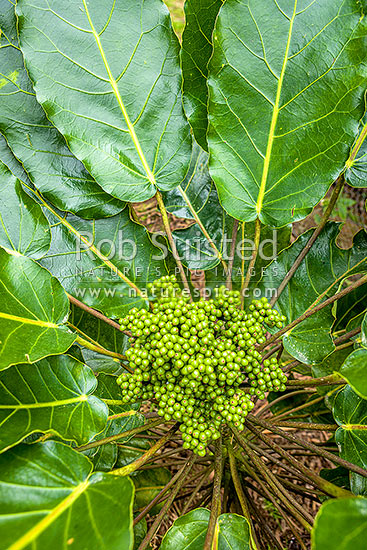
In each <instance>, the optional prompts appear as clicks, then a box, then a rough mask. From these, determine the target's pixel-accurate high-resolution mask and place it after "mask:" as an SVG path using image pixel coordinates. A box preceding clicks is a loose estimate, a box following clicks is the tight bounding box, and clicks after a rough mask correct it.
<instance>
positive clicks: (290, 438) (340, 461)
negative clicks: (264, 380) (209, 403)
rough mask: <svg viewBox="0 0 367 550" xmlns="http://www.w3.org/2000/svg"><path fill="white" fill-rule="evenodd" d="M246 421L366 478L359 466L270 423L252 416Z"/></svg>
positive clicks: (364, 472) (363, 470) (366, 475)
mask: <svg viewBox="0 0 367 550" xmlns="http://www.w3.org/2000/svg"><path fill="white" fill-rule="evenodd" d="M248 419H249V420H250V422H254V423H255V424H259V425H260V426H262V427H263V428H266V429H268V430H270V431H271V432H273V433H275V434H277V435H280V436H281V437H283V438H284V439H288V441H290V442H292V443H295V444H297V445H299V446H301V447H303V448H304V449H308V450H309V451H315V452H316V454H317V455H321V456H323V457H324V458H327V459H328V460H330V461H331V462H334V463H335V464H339V465H340V466H344V468H347V469H348V470H351V471H352V472H355V473H356V474H359V475H361V476H363V477H367V470H365V469H364V468H360V467H359V466H356V465H355V464H352V463H351V462H348V461H347V460H344V459H343V458H340V457H339V456H337V455H334V454H333V453H329V451H325V450H324V449H321V448H320V447H317V446H316V445H314V444H313V443H310V442H309V441H304V440H302V439H299V438H298V437H296V436H295V435H293V434H290V433H288V432H285V431H284V430H280V429H279V428H277V427H276V426H274V425H273V424H271V423H270V422H266V421H265V420H262V419H260V418H257V417H256V416H253V415H252V414H251V415H249V416H248Z"/></svg>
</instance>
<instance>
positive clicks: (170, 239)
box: [156, 191, 192, 301]
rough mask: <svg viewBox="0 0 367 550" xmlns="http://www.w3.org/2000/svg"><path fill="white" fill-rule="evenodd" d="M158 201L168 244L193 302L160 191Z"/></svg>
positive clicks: (157, 196)
mask: <svg viewBox="0 0 367 550" xmlns="http://www.w3.org/2000/svg"><path fill="white" fill-rule="evenodd" d="M156 199H157V203H158V206H159V210H160V212H161V214H162V221H163V226H164V230H165V232H166V235H167V239H168V242H169V244H170V247H171V250H172V255H173V257H174V259H175V261H176V264H177V267H178V269H179V272H180V276H181V280H182V284H183V286H184V287H185V290H186V292H187V295H188V297H189V299H190V301H192V296H191V291H190V287H189V283H188V282H187V277H186V273H185V270H184V267H183V265H182V262H181V259H180V257H179V255H178V252H177V247H176V243H175V240H174V238H173V235H172V231H171V226H170V223H169V219H168V215H167V210H166V207H165V206H164V202H163V198H162V195H161V193H160V192H159V191H157V193H156Z"/></svg>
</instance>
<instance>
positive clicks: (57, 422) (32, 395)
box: [0, 355, 108, 450]
mask: <svg viewBox="0 0 367 550" xmlns="http://www.w3.org/2000/svg"><path fill="white" fill-rule="evenodd" d="M96 387H97V379H96V377H95V376H94V374H93V372H92V371H91V370H90V369H89V368H88V367H87V366H86V365H83V364H82V363H80V362H79V361H76V360H75V359H73V358H72V357H70V356H67V355H59V356H55V357H48V358H47V359H42V360H41V361H39V362H38V363H36V364H34V365H32V366H30V365H16V366H13V367H10V369H7V370H5V371H3V372H2V373H0V419H1V420H0V422H1V438H0V449H1V450H4V449H6V448H8V447H10V446H12V445H15V444H16V443H18V442H19V441H21V440H22V439H24V437H26V436H27V435H29V434H31V433H33V432H45V433H54V434H57V435H59V436H60V437H62V438H63V439H68V440H72V441H75V442H76V443H78V444H80V445H81V444H83V443H86V442H87V441H89V440H90V439H91V438H92V437H93V436H94V435H95V434H97V433H98V432H101V431H102V430H103V429H104V427H105V425H106V422H107V415H108V407H107V405H105V404H104V403H103V401H101V400H100V399H98V397H95V396H94V395H92V393H93V392H94V390H95V389H96Z"/></svg>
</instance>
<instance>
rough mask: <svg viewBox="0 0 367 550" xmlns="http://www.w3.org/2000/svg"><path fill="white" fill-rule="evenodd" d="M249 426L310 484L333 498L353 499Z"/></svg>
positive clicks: (347, 492) (249, 426) (345, 491)
mask: <svg viewBox="0 0 367 550" xmlns="http://www.w3.org/2000/svg"><path fill="white" fill-rule="evenodd" d="M247 425H248V428H249V429H250V430H251V431H252V432H253V433H254V434H255V435H256V436H257V437H258V438H259V439H261V441H263V442H264V443H265V444H266V445H267V446H268V447H270V448H271V449H273V450H274V451H275V452H276V453H278V454H279V455H280V456H282V457H283V458H284V459H285V460H286V461H287V462H289V464H291V465H292V466H293V467H294V468H296V469H297V470H299V471H300V472H301V473H302V474H303V475H304V476H305V477H306V478H308V480H309V482H311V483H313V484H314V485H316V487H318V488H319V489H321V491H323V492H324V493H326V494H327V495H330V496H333V497H351V496H352V493H351V492H350V491H347V490H346V489H342V488H341V487H337V486H336V485H334V484H333V483H330V482H329V481H327V480H326V479H323V478H322V477H321V476H319V475H318V474H316V473H315V472H314V471H313V470H310V468H307V466H305V465H304V464H303V463H302V462H300V461H299V460H297V459H296V458H294V457H293V456H292V455H291V454H290V453H288V452H287V451H285V450H284V448H282V447H281V446H280V445H278V444H277V443H275V442H274V441H273V440H272V439H271V438H269V437H266V436H265V435H264V434H263V433H261V431H260V430H258V429H257V428H256V427H255V426H253V425H252V424H251V423H249V422H248V423H247ZM240 444H241V443H240Z"/></svg>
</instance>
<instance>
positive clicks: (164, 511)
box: [138, 454, 196, 550]
mask: <svg viewBox="0 0 367 550" xmlns="http://www.w3.org/2000/svg"><path fill="white" fill-rule="evenodd" d="M195 458H196V457H195V455H194V454H193V455H192V456H191V457H190V460H189V461H188V462H187V463H186V464H185V466H184V468H183V469H182V470H181V471H180V476H179V479H178V481H177V483H176V487H175V488H174V489H173V491H172V492H171V494H170V496H169V498H168V499H167V500H166V502H165V503H164V505H163V507H162V510H161V511H160V512H159V514H158V515H157V517H156V518H155V520H154V522H153V523H152V525H151V526H150V529H149V531H148V532H147V534H146V535H145V537H144V539H143V541H142V542H141V544H140V546H139V548H138V550H145V549H146V548H147V547H148V544H149V543H150V541H151V540H152V538H153V537H154V535H155V533H156V531H157V529H158V528H159V526H160V524H161V522H162V520H163V518H164V516H165V515H166V514H167V512H168V510H169V509H170V507H171V505H172V503H173V501H174V500H175V498H176V496H177V494H178V493H179V491H180V490H181V487H182V486H183V484H184V482H185V480H186V478H187V476H188V475H189V473H190V471H191V469H192V467H193V465H194V463H195Z"/></svg>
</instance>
